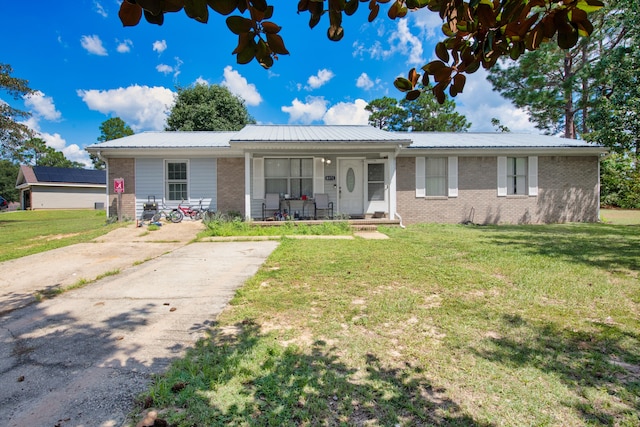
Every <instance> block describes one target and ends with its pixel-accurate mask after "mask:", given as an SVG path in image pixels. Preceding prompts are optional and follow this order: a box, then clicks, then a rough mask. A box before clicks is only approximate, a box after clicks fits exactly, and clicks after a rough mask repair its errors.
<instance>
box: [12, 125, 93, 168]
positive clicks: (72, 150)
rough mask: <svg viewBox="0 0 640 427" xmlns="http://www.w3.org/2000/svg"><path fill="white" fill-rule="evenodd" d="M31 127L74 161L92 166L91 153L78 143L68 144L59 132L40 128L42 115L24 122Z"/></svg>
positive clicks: (40, 136) (50, 145)
mask: <svg viewBox="0 0 640 427" xmlns="http://www.w3.org/2000/svg"><path fill="white" fill-rule="evenodd" d="M23 124H25V125H26V126H28V127H29V129H31V130H33V131H34V132H35V134H36V137H38V138H41V139H42V140H43V141H44V142H45V144H46V145H47V146H48V147H51V148H53V149H55V150H57V151H61V152H62V154H64V156H65V157H66V158H67V159H69V160H71V161H74V162H78V163H82V164H84V165H85V167H92V164H93V163H92V162H91V159H90V158H89V153H87V152H86V151H85V150H83V149H82V148H80V147H79V146H78V145H77V144H70V145H67V141H66V140H65V139H64V138H63V137H62V136H61V135H60V134H59V133H48V132H44V131H42V130H41V129H40V116H35V115H34V116H31V117H30V118H29V119H28V120H26V121H25V122H23Z"/></svg>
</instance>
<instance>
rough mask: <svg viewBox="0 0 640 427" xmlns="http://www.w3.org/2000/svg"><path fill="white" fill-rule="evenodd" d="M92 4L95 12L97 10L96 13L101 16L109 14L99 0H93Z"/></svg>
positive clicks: (104, 16)
mask: <svg viewBox="0 0 640 427" xmlns="http://www.w3.org/2000/svg"><path fill="white" fill-rule="evenodd" d="M93 5H94V6H95V8H96V12H98V15H100V16H102V17H103V18H106V17H108V16H109V14H108V13H107V11H106V10H105V8H104V7H103V6H102V4H100V2H99V1H97V0H94V2H93Z"/></svg>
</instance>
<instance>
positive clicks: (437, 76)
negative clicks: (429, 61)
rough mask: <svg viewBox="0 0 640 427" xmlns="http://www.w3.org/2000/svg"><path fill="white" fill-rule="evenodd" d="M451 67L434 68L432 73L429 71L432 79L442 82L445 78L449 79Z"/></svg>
mask: <svg viewBox="0 0 640 427" xmlns="http://www.w3.org/2000/svg"><path fill="white" fill-rule="evenodd" d="M452 71H453V69H452V68H451V67H443V68H439V69H438V70H436V71H435V72H434V73H430V74H432V75H433V79H434V80H435V81H436V82H443V81H445V80H450V79H451V72H452Z"/></svg>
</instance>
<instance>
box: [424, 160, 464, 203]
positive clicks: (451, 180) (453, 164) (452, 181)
mask: <svg viewBox="0 0 640 427" xmlns="http://www.w3.org/2000/svg"><path fill="white" fill-rule="evenodd" d="M438 157H445V156H438ZM445 158H446V159H447V186H446V187H447V195H446V196H427V189H426V179H427V158H426V157H416V198H422V197H435V198H437V197H450V198H454V197H458V157H457V156H446V157H445Z"/></svg>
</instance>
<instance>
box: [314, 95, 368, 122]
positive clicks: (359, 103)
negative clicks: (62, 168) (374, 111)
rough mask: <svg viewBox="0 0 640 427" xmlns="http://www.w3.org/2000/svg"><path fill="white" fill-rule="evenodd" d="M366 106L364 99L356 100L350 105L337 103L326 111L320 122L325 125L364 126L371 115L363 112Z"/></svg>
mask: <svg viewBox="0 0 640 427" xmlns="http://www.w3.org/2000/svg"><path fill="white" fill-rule="evenodd" d="M367 104H368V103H367V101H365V100H364V99H356V100H355V101H354V102H352V103H348V102H339V103H337V104H336V105H334V106H333V107H331V108H329V109H328V110H327V112H326V114H325V115H324V117H323V119H322V120H323V121H324V123H325V124H326V125H366V124H368V123H369V114H371V113H370V112H368V111H367V110H365V107H366V106H367Z"/></svg>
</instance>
